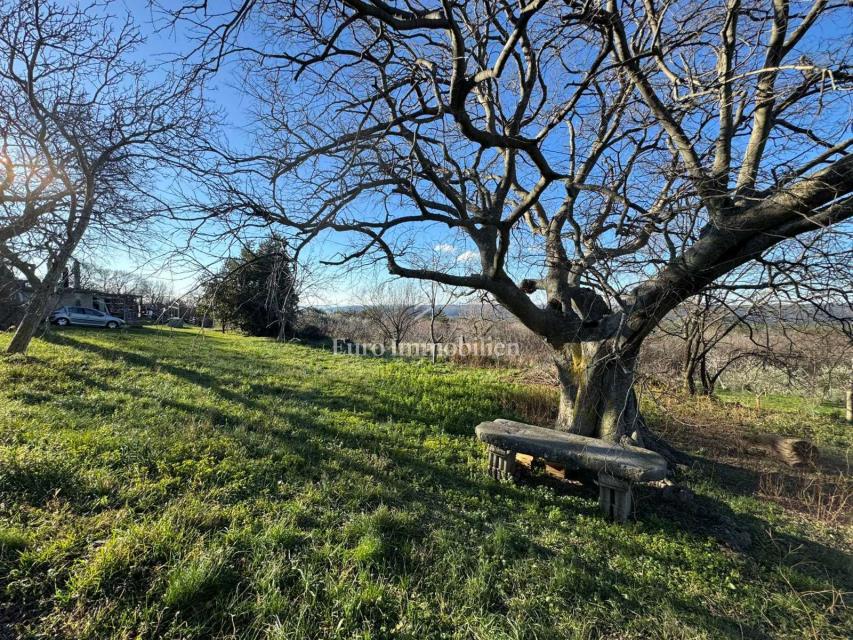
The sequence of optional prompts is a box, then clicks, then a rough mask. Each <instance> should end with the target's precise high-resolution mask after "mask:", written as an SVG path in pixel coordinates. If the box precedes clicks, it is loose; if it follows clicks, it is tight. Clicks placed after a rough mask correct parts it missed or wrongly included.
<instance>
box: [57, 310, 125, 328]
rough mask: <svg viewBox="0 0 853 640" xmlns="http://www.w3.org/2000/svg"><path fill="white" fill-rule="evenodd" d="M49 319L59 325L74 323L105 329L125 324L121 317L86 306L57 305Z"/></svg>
mask: <svg viewBox="0 0 853 640" xmlns="http://www.w3.org/2000/svg"><path fill="white" fill-rule="evenodd" d="M50 321H51V322H52V323H53V324H57V325H59V326H60V327H65V326H67V325H69V324H76V325H81V326H84V327H106V328H107V329H118V328H119V327H121V326H123V325H124V324H125V322H124V320H122V319H121V318H116V317H115V316H111V315H110V314H108V313H104V312H103V311H98V310H97V309H87V308H86V307H59V309H57V310H56V311H54V312H53V313H51V314H50Z"/></svg>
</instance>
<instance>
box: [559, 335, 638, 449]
mask: <svg viewBox="0 0 853 640" xmlns="http://www.w3.org/2000/svg"><path fill="white" fill-rule="evenodd" d="M635 361H636V357H635V356H634V355H633V354H626V353H624V352H622V351H620V350H619V348H618V347H617V346H616V345H615V344H614V342H613V341H612V340H605V341H603V342H598V343H590V342H584V343H579V344H568V345H565V346H564V347H563V348H562V349H561V350H560V351H558V352H557V354H556V356H555V363H556V365H557V377H558V379H559V382H560V409H559V413H558V416H557V425H556V426H557V429H559V430H561V431H568V432H569V433H576V434H578V435H583V436H589V437H592V438H601V439H603V440H607V441H610V442H624V443H626V444H633V445H635V446H643V436H642V428H641V423H642V418H641V416H640V412H639V407H638V404H637V399H636V395H635V393H634V387H633V385H634V365H635Z"/></svg>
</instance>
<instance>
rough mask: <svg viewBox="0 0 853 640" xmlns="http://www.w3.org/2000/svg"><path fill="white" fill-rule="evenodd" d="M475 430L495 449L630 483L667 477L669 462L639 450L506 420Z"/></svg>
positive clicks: (495, 421)
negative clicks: (586, 470) (527, 455)
mask: <svg viewBox="0 0 853 640" xmlns="http://www.w3.org/2000/svg"><path fill="white" fill-rule="evenodd" d="M475 431H476V433H477V437H478V438H480V440H482V441H483V442H485V443H486V444H489V445H491V446H492V447H497V448H499V449H503V450H505V451H512V452H515V453H526V454H529V455H532V456H535V457H537V458H542V459H544V460H547V461H549V462H556V463H560V464H563V465H566V466H567V467H569V468H575V469H589V470H590V471H596V472H598V473H605V474H607V475H609V476H613V477H615V478H622V479H624V480H627V481H629V482H650V481H653V480H662V479H663V478H665V477H666V472H667V466H666V460H664V459H663V457H661V456H660V455H658V454H657V453H655V452H653V451H648V450H647V449H640V448H639V447H631V446H625V445H620V444H614V443H609V442H603V441H602V440H599V439H597V438H587V437H586V436H578V435H575V434H572V433H564V432H562V431H555V430H554V429H545V428H543V427H536V426H533V425H530V424H524V423H522V422H514V421H512V420H504V419H498V420H493V421H491V422H482V423H480V424H479V425H477V428H476V429H475Z"/></svg>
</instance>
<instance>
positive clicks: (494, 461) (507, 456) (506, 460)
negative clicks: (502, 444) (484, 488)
mask: <svg viewBox="0 0 853 640" xmlns="http://www.w3.org/2000/svg"><path fill="white" fill-rule="evenodd" d="M489 475H490V476H492V477H493V478H494V479H495V480H508V479H515V475H516V474H515V451H510V450H508V449H501V448H499V447H495V446H493V445H489Z"/></svg>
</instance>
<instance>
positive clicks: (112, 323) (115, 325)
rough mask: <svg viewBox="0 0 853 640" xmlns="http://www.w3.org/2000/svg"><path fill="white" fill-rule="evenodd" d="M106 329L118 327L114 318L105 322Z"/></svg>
mask: <svg viewBox="0 0 853 640" xmlns="http://www.w3.org/2000/svg"><path fill="white" fill-rule="evenodd" d="M107 329H118V322H115V321H114V320H110V321H109V322H108V323H107Z"/></svg>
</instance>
